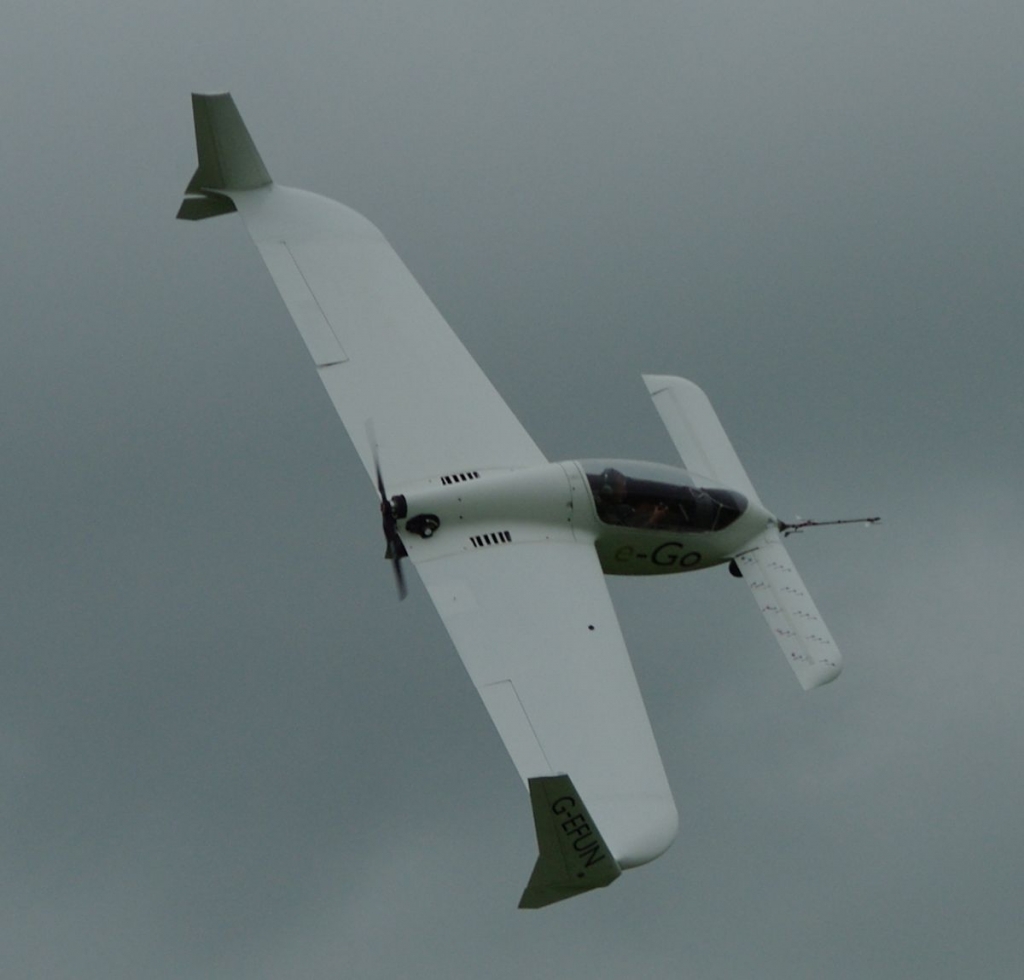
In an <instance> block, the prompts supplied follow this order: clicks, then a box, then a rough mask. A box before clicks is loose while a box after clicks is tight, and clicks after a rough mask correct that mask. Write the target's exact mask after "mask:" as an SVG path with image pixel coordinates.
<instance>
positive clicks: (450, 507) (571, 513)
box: [394, 460, 775, 575]
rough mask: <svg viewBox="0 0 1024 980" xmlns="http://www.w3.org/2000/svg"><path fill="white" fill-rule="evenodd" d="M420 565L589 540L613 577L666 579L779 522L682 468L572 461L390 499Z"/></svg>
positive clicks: (428, 486)
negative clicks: (464, 555)
mask: <svg viewBox="0 0 1024 980" xmlns="http://www.w3.org/2000/svg"><path fill="white" fill-rule="evenodd" d="M394 499H395V501H396V504H398V514H399V515H400V520H399V531H400V534H401V536H402V541H403V543H404V544H405V546H406V548H407V550H408V552H409V555H410V557H411V558H413V560H414V561H417V562H419V561H429V560H430V558H432V557H440V556H441V555H448V554H452V553H455V552H459V551H473V550H481V551H482V550H486V549H490V548H494V547H507V546H510V545H529V544H537V543H542V542H548V541H557V540H589V541H592V542H593V544H594V546H595V547H596V549H597V553H598V557H599V559H600V562H601V567H602V569H603V570H604V572H605V573H606V574H608V575H665V574H673V573H676V572H689V571H695V570H696V569H700V568H708V567H710V566H712V565H719V564H722V563H723V562H727V561H729V560H730V559H731V558H732V557H733V556H734V555H736V554H737V553H738V552H740V551H742V550H743V547H744V545H745V544H746V543H747V542H748V541H750V540H751V539H752V538H754V537H755V536H756V535H758V534H760V533H761V532H762V531H763V530H764V529H765V528H766V527H767V526H768V525H769V524H771V523H773V522H774V520H775V518H774V517H773V516H772V515H771V514H769V513H768V512H767V511H765V510H763V509H762V508H761V507H759V506H758V505H757V504H755V503H753V502H751V501H749V500H747V499H746V498H745V497H744V496H743V495H742V494H740V493H738V492H736V491H733V490H730V489H728V488H725V487H720V486H718V485H716V484H715V483H714V481H712V480H709V479H705V478H702V477H698V476H695V475H694V474H691V473H689V472H688V471H687V470H684V469H682V468H680V467H669V466H664V465H661V464H657V463H642V462H635V461H624V460H570V461H566V462H560V463H548V464H545V465H543V466H536V467H529V468H524V469H515V470H481V471H475V470H472V471H468V472H464V473H452V474H447V475H445V476H439V477H434V478H431V479H429V480H427V481H424V482H423V483H420V484H416V485H413V486H410V487H408V488H407V489H406V490H405V492H404V493H402V494H400V495H399V496H398V497H396V498H394Z"/></svg>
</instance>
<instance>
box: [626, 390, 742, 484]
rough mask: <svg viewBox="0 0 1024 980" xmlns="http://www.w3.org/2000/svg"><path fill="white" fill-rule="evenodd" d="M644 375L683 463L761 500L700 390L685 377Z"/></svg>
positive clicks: (692, 469) (690, 468) (656, 406)
mask: <svg viewBox="0 0 1024 980" xmlns="http://www.w3.org/2000/svg"><path fill="white" fill-rule="evenodd" d="M643 378H644V383H645V384H646V385H647V390H648V391H649V392H650V393H651V398H652V399H654V407H655V408H656V409H657V410H658V414H659V415H660V416H661V420H662V422H664V423H665V428H666V429H668V434H669V436H670V437H671V438H672V442H673V443H674V445H675V447H676V449H677V450H678V451H679V455H680V457H681V458H682V460H683V465H684V466H685V467H686V468H687V469H688V470H690V471H691V472H692V473H697V474H699V475H700V476H709V477H711V479H713V480H715V481H716V482H717V483H719V484H721V485H722V486H723V487H728V488H729V489H731V490H739V492H740V493H742V494H744V495H745V496H746V497H747V499H748V500H750V501H752V502H753V503H755V504H758V503H760V499H759V498H758V496H757V491H756V490H755V489H754V485H753V484H752V483H751V482H750V478H749V477H748V476H747V471H746V470H745V469H744V468H743V464H742V463H741V462H740V458H739V456H737V455H736V450H735V449H733V448H732V443H731V442H730V441H729V437H728V436H727V435H726V434H725V429H724V428H723V427H722V423H721V422H720V421H719V420H718V415H717V414H716V413H715V410H714V409H713V408H712V407H711V402H710V401H709V399H708V396H707V395H705V394H704V392H703V390H702V389H700V388H699V387H698V386H697V385H695V384H694V383H693V382H692V381H687V380H686V379H685V378H673V377H670V376H668V375H663V374H645V375H644V376H643Z"/></svg>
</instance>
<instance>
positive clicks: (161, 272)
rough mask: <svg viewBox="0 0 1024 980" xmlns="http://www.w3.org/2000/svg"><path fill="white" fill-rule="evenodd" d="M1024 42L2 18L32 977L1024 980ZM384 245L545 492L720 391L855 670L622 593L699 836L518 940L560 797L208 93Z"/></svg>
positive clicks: (516, 9) (254, 6)
mask: <svg viewBox="0 0 1024 980" xmlns="http://www.w3.org/2000/svg"><path fill="white" fill-rule="evenodd" d="M1022 50H1024V7H1022V6H1021V5H1020V3H1019V2H1017V3H1013V2H1009V0H1004V2H995V0H991V2H988V0H981V2H972V3H969V4H968V3H957V2H954V0H938V2H932V3H924V2H922V0H905V2H902V3H892V2H891V0H890V2H885V3H882V2H866V3H856V4H854V3H847V4H842V3H820V2H819V3H804V2H800V0H778V2H774V3H767V4H766V3H754V2H751V0H725V2H721V0H717V2H714V3H710V2H703V0H701V2H698V3H659V2H646V0H642V2H639V3H633V4H628V5H627V4H622V3H610V2H603V0H602V2H594V0H591V2H587V3H583V2H580V0H567V2H564V3H558V4H551V3H539V2H533V0H527V2H519V3H515V4H513V3H495V2H490V0H488V2H466V0H440V2H437V3H431V4H422V3H413V2H410V0H374V2H350V3H347V4H344V5H340V6H339V5H338V4H335V3H326V2H316V0H295V2H293V3H291V4H288V5H283V4H279V3H269V2H266V0H259V2H249V3H241V2H240V0H224V2H219V3H218V2H214V3H211V2H209V0H204V2H202V3H199V2H195V0H184V2H179V3H176V4H172V5H152V4H143V5H139V4H131V3H127V2H113V0H110V2H99V0H84V2H77V3H73V4H72V3H66V2H63V0H57V2H51V3H48V4H42V5H40V4H35V3H29V2H27V0H9V2H8V3H7V4H6V6H5V17H4V30H3V32H2V34H0V119H2V121H3V139H2V140H0V166H2V172H3V174H4V186H3V191H2V192H0V209H2V210H0V217H2V224H0V227H2V229H3V234H2V240H3V263H2V266H0V270H2V271H0V284H2V288H0V322H2V324H3V328H2V329H3V337H4V341H3V357H2V358H0V413H2V426H0V438H2V451H3V464H4V473H5V478H4V479H3V480H2V481H0V506H2V513H3V514H4V516H5V521H4V525H5V531H4V534H3V545H2V548H0V574H2V581H0V584H2V595H3V597H4V602H3V630H2V636H3V643H2V648H0V787H2V789H0V974H2V975H3V976H4V977H5V978H6V977H11V978H12V980H13V978H22V977H24V978H36V977H40V978H43V977H45V978H48V980H60V978H75V980H92V978H103V980H121V978H125V980H127V978H132V980H137V978H147V980H149V978H154V980H160V978H179V977H217V978H219V980H236V978H238V980H241V978H246V980H264V978H277V977H303V978H310V980H320V978H334V977H360V978H362V977H367V978H392V977H397V976H402V977H480V976H488V977H494V978H512V977H523V976H534V977H542V978H559V980H564V978H566V977H588V978H613V977H615V978H618V977H624V976H653V977H679V976H683V977H688V978H689V977H692V978H711V977H716V978H717V977H722V978H726V977H728V978H751V980H753V978H765V977H769V978H773V980H774V978H779V980H792V978H821V977H829V978H836V980H854V978H857V980H860V978H863V977H872V978H883V980H890V978H892V980H895V978H901V980H904V978H928V980H937V978H942V980H947V978H948V980H952V978H960V977H964V976H975V977H986V978H1007V980H1010V978H1013V980H1016V978H1019V977H1020V975H1021V962H1022V953H1024V920H1022V912H1021V910H1022V908H1024V887H1022V874H1024V840H1022V834H1021V813H1022V812H1024V788H1022V781H1021V776H1020V760H1021V758H1022V757H1024V722H1022V720H1021V710H1020V702H1021V695H1022V692H1024V657H1022V649H1021V636H1022V635H1024V603H1022V601H1021V599H1022V589H1021V573H1020V555H1021V552H1022V545H1024V540H1022V539H1024V534H1022V531H1021V526H1022V525H1021V519H1020V513H1021V504H1022V501H1021V492H1020V487H1021V486H1022V482H1024V473H1022V468H1024V467H1022V455H1024V454H1022V449H1024V446H1022V438H1021V431H1022V427H1024V398H1022V394H1021V380H1020V379H1021V368H1022V363H1024V338H1022V331H1021V310H1022V308H1024V285H1022V284H1024V276H1022V256H1024V241H1022V231H1021V229H1022V213H1024V212H1022V205H1024V184H1022V180H1021V166H1022V164H1021V161H1022V160H1024V128H1022V126H1021V111H1020V106H1021V97H1022V94H1024V61H1022V59H1021V51H1022ZM224 89H230V90H231V91H232V92H233V93H234V95H235V98H236V100H237V102H238V104H239V107H240V108H241V110H242V112H243V115H244V116H245V118H246V121H247V122H248V124H249V127H250V130H251V131H252V133H253V136H254V138H255V140H256V143H257V145H258V146H259V147H260V149H261V151H262V154H263V157H264V159H265V161H266V163H267V166H268V168H269V170H270V172H271V173H272V174H273V175H274V177H275V178H276V179H277V180H279V181H280V182H282V183H286V184H290V185H293V186H301V187H306V188H309V189H311V190H315V191H318V192H320V193H323V194H326V195H328V196H330V197H335V198H337V199H340V200H343V201H345V202H346V203H348V204H350V205H351V206H353V207H355V208H357V209H358V210H360V211H361V212H363V213H364V214H366V215H367V216H368V217H369V218H370V219H371V220H372V221H374V222H375V223H376V224H378V225H379V226H380V227H381V228H382V229H383V231H384V232H385V234H386V235H387V236H388V238H389V239H390V241H391V242H392V244H393V245H394V246H395V248H396V249H397V250H398V252H399V253H400V254H401V255H402V256H403V258H404V259H405V261H406V263H407V264H408V265H409V266H410V268H411V269H412V270H413V272H414V273H415V274H416V276H417V277H418V278H419V279H420V281H421V282H422V283H423V285H424V287H425V288H426V289H427V291H428V292H429V293H430V294H431V296H432V298H433V299H434V301H435V303H436V304H437V306H438V307H439V308H440V310H441V311H442V312H443V313H444V314H445V315H446V317H447V318H448V320H449V322H451V324H452V325H453V327H454V328H455V330H456V332H457V333H458V334H459V335H460V336H461V338H462V339H463V340H464V342H465V343H466V345H467V347H468V348H469V349H470V351H471V352H472V353H473V355H474V356H475V357H476V358H477V359H478V361H479V362H480V364H481V365H482V366H483V368H484V369H485V370H486V371H487V372H488V374H489V375H490V376H491V378H492V380H493V381H494V382H495V384H496V385H497V387H498V389H499V391H501V392H502V394H503V395H504V396H505V398H506V399H507V401H508V402H509V404H510V405H511V407H512V408H513V410H514V411H515V412H516V413H517V414H518V415H519V417H520V418H521V419H522V421H523V423H524V424H525V425H526V426H527V428H528V429H529V430H530V432H531V433H532V434H533V436H534V437H535V439H536V440H537V442H538V444H539V445H540V446H541V448H542V449H543V450H544V451H545V452H546V453H547V455H548V456H549V457H550V458H553V459H555V458H572V457H585V456H612V457H614V456H619V457H636V458H651V459H656V460H661V461H665V462H673V461H674V450H673V448H672V445H671V443H670V442H669V440H668V438H667V435H666V433H665V432H664V430H663V428H662V426H661V423H660V421H659V419H658V416H657V414H656V413H655V411H654V409H653V406H652V405H651V403H650V399H649V397H648V395H647V392H646V390H645V388H644V385H643V383H642V382H641V380H640V377H639V375H640V373H641V372H642V371H655V372H664V373H671V374H680V375H683V376H686V377H689V378H692V379H694V380H695V381H697V382H698V383H699V384H700V385H701V386H702V387H704V388H705V390H706V391H707V392H708V393H709V395H710V397H711V399H712V401H713V402H714V403H715V405H716V406H717V408H718V411H719V414H720V415H721V417H722V420H723V422H724V423H725V425H726V427H727V428H728V430H729V431H730V433H731V435H732V437H733V440H734V442H735V444H736V446H737V448H738V449H739V451H740V453H741V455H742V456H743V457H744V460H745V461H746V463H747V468H748V471H749V472H750V474H751V477H752V479H753V480H754V482H755V484H757V485H758V487H759V489H760V492H761V496H762V498H763V499H764V500H765V502H766V504H767V505H768V506H769V507H771V508H773V509H774V510H775V511H777V512H778V513H779V514H780V516H783V517H791V516H793V514H795V513H799V514H803V515H805V516H814V517H832V516H839V517H846V516H861V515H866V514H870V513H880V514H882V515H883V517H884V520H885V523H884V524H883V526H882V527H881V528H879V529H875V530H861V529H848V530H839V529H826V530H822V531H820V532H817V533H812V534H805V535H803V536H801V537H800V538H797V539H793V541H792V547H791V552H792V554H793V556H794V558H795V560H796V562H797V563H798V565H799V567H800V569H801V571H802V573H803V576H804V578H805V579H806V580H807V582H808V584H809V586H810V588H811V590H812V592H813V593H814V595H815V598H816V599H817V601H818V604H819V606H820V607H821V610H822V612H823V613H824V614H825V616H826V617H827V619H828V622H829V625H830V627H831V630H832V632H833V634H834V635H835V637H836V638H837V641H838V642H839V644H840V646H841V647H842V649H843V651H844V654H845V658H846V670H845V672H844V674H843V676H842V678H841V679H840V680H839V681H838V682H837V683H835V684H833V685H831V686H829V687H827V688H824V689H822V690H819V691H816V692H813V693H811V694H804V693H803V692H802V691H801V690H800V689H799V687H798V685H797V684H796V683H795V682H794V680H793V678H792V676H791V673H790V671H789V670H788V669H787V668H786V666H785V663H784V661H783V659H782V657H781V655H780V654H779V651H778V650H777V648H776V646H775V644H774V642H773V640H772V638H771V635H770V634H769V633H768V631H767V630H766V629H765V626H764V623H763V622H762V621H761V617H760V615H759V613H758V611H757V609H756V607H755V605H754V604H753V603H752V602H751V600H750V598H749V596H748V595H747V590H746V589H745V588H744V587H743V586H742V585H741V584H739V583H736V582H735V581H733V580H732V579H731V578H730V577H729V576H728V575H727V574H725V573H724V571H722V570H718V571H714V570H712V571H709V572H705V573H703V574H700V575H692V576H691V575H688V576H681V577H670V578H668V579H666V580H662V581H629V580H627V581H612V582H611V589H612V594H613V598H614V599H615V602H616V608H617V611H618V613H619V617H620V620H621V622H622V626H623V630H624V633H625V636H626V639H627V642H628V644H629V646H630V650H631V653H632V656H633V660H634V664H635V667H636V670H637V674H638V676H639V679H640V683H641V687H642V689H643V691H644V694H645V698H646V700H647V704H648V709H649V712H650V715H651V721H652V724H653V726H654V729H655V733H656V735H657V737H658V740H659V744H660V747H661V751H662V754H663V757H664V760H665V764H666V768H667V770H668V773H669V778H670V780H671V782H672V785H673V788H674V791H675V793H676V796H677V799H678V802H679V807H680V812H681V818H682V828H681V833H680V837H679V839H678V841H677V842H676V843H675V845H674V846H673V848H672V849H671V850H670V851H669V852H668V853H667V854H666V855H665V856H664V857H663V858H661V859H659V860H658V861H657V862H655V863H653V864H651V865H650V866H647V867H645V868H643V869H639V870H637V871H634V872H631V873H629V874H628V875H626V876H625V877H624V878H623V879H621V880H620V881H619V882H617V883H616V884H615V885H614V886H613V887H612V888H610V889H607V890H606V891H602V892H599V893H591V894H588V895H585V896H583V897H580V898H578V899H574V900H573V901H571V902H567V903H563V904H561V905H557V906H553V907H551V908H549V909H545V910H543V911H541V912H536V913H525V912H520V911H517V909H516V908H515V906H516V902H517V900H518V897H519V894H520V892H521V890H522V888H523V886H524V884H525V881H526V879H527V878H528V876H529V873H530V870H531V868H532V865H533V860H534V856H535V843H534V839H533V826H532V821H531V818H530V810H529V805H528V799H527V797H526V795H525V794H524V793H523V791H522V787H521V784H520V783H519V780H518V778H517V777H516V774H515V771H514V769H513V767H512V765H511V763H510V761H509V760H508V759H507V757H506V755H505V753H504V750H503V748H502V746H501V743H500V740H499V739H498V737H497V735H496V734H495V733H494V731H493V730H492V728H491V725H490V722H489V720H488V718H487V715H486V712H485V711H484V709H483V707H482V705H481V704H480V702H479V699H478V698H477V696H476V694H475V692H474V690H473V688H472V685H471V684H470V682H469V680H468V678H467V677H466V675H465V672H464V670H463V668H462V666H461V663H460V662H459V660H458V657H457V655H456V653H455V651H454V649H453V648H452V646H451V644H450V642H449V640H448V638H447V635H446V633H445V632H444V629H443V627H442V626H441V624H440V621H439V620H438V618H437V616H436V614H435V613H434V611H433V608H432V605H431V603H430V602H429V599H428V598H427V596H426V593H425V591H424V590H423V589H422V587H421V586H420V585H419V582H418V580H414V581H413V583H412V589H411V593H410V596H409V599H408V600H407V601H406V602H404V603H402V604H401V605H397V604H396V602H395V598H394V593H393V584H392V582H391V572H390V570H389V569H388V567H387V564H386V563H385V562H383V561H382V560H381V551H382V547H383V546H382V542H381V540H380V529H379V518H378V516H377V513H376V503H375V500H374V498H373V494H372V492H371V491H370V489H369V487H368V485H367V482H366V479H365V477H364V476H363V473H362V470H361V467H360V465H359V462H358V459H357V457H356V455H355V452H354V450H353V449H352V447H351V446H350V445H349V444H348V442H347V440H346V437H345V434H344V430H343V429H342V427H341V425H340V423H339V422H338V420H337V418H336V416H335V415H334V413H333V410H332V408H331V405H330V403H329V401H328V399H327V398H326V396H325V395H324V393H323V391H322V390H321V388H320V386H319V384H318V383H317V380H316V377H315V373H314V372H313V370H312V368H311V366H310V364H309V362H308V357H307V355H306V353H305V350H304V348H303V347H302V344H301V341H300V340H299V338H298V335H297V334H296V332H295V330H294V328H293V327H292V325H291V323H290V321H289V320H288V317H287V314H286V312H285V310H284V307H283V305H282V304H281V302H280V300H279V299H278V297H277V294H276V292H275V291H274V288H273V285H272V283H271V282H270V279H269V277H268V276H267V275H266V273H265V271H264V268H263V266H262V263H261V262H260V260H259V257H258V255H257V253H256V251H255V249H254V248H253V247H252V245H251V244H250V242H249V240H248V237H247V236H246V234H245V232H244V229H243V226H242V224H241V222H240V221H239V220H238V219H237V218H236V217H231V216H229V217H223V218H218V219H217V220H214V221H206V222H202V223H201V224H198V225H194V224H189V223H185V222H176V221H175V220H174V214H175V211H176V209H177V206H178V203H179V201H180V198H181V194H182V191H183V189H184V187H185V185H186V183H187V181H188V179H189V177H190V176H191V174H192V171H193V170H194V168H195V148H194V141H193V134H192V121H191V112H190V105H189V93H190V92H191V91H193V90H196V91H210V90H224Z"/></svg>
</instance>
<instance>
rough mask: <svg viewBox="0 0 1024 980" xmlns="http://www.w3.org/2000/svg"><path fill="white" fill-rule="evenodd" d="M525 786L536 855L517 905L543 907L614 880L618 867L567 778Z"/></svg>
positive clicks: (539, 778) (536, 780) (544, 778)
mask: <svg viewBox="0 0 1024 980" xmlns="http://www.w3.org/2000/svg"><path fill="white" fill-rule="evenodd" d="M529 786H530V804H531V806H532V808H533V819H534V824H535V826H536V831H537V850H538V852H539V854H538V856H537V863H536V864H535V865H534V868H533V874H531V875H530V881H529V883H528V884H527V886H526V889H525V891H524V892H523V895H522V898H521V899H520V900H519V908H521V909H539V908H544V907H545V906H546V905H553V904H554V903H555V902H561V901H564V900H565V899H567V898H572V897H573V896H575V895H579V894H581V893H582V892H585V891H590V890H591V889H592V888H604V887H606V886H607V885H610V884H611V883H612V882H613V881H615V879H616V878H618V877H619V875H621V874H622V868H621V867H620V866H619V863H618V861H616V860H615V858H614V856H613V855H612V853H611V851H610V850H609V849H608V845H607V844H605V842H604V838H603V837H602V836H601V832H600V831H599V830H598V828H597V824H596V823H595V822H594V820H593V818H592V817H591V816H590V814H589V813H588V812H587V808H586V807H585V806H584V804H583V801H582V800H581V799H580V796H579V793H577V792H576V788H575V786H573V784H572V780H571V779H570V778H569V777H568V776H567V775H560V776H537V777H534V778H531V779H530V780H529Z"/></svg>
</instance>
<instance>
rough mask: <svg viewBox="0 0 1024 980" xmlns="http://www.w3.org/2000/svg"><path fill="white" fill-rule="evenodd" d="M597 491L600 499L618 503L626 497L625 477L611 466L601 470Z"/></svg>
mask: <svg viewBox="0 0 1024 980" xmlns="http://www.w3.org/2000/svg"><path fill="white" fill-rule="evenodd" d="M598 493H599V494H600V496H601V500H603V501H608V502H609V503H619V502H620V501H622V500H625V499H626V477H625V475H624V474H623V473H622V472H621V471H619V470H617V469H615V468H614V467H612V466H609V467H607V468H606V469H604V470H603V471H602V472H601V485H600V489H599V491H598Z"/></svg>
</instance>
